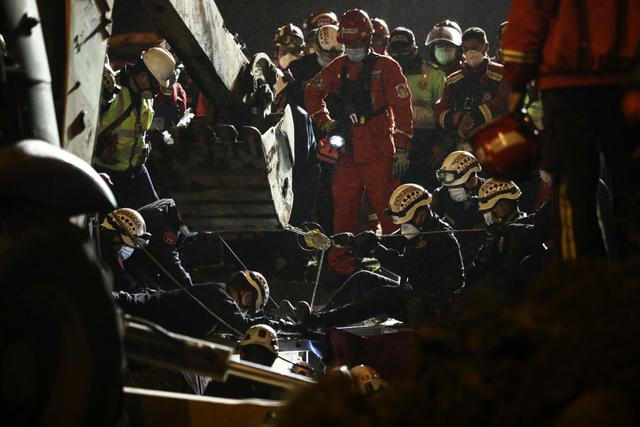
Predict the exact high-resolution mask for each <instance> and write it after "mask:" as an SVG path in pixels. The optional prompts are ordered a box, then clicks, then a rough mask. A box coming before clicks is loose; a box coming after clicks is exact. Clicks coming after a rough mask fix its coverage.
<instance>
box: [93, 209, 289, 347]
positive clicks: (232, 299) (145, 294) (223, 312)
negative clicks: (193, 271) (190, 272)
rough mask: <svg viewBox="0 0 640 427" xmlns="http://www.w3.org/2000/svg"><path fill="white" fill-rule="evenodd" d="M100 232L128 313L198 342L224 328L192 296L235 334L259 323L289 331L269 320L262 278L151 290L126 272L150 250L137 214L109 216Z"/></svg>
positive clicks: (117, 294) (243, 275)
mask: <svg viewBox="0 0 640 427" xmlns="http://www.w3.org/2000/svg"><path fill="white" fill-rule="evenodd" d="M101 227H102V231H101V234H100V238H101V243H102V246H101V247H102V251H101V255H102V259H103V261H104V262H105V264H106V265H107V266H108V267H109V268H110V270H111V271H112V273H113V277H114V291H113V293H112V295H113V298H114V300H115V302H116V303H117V304H118V305H119V306H120V308H122V310H123V311H124V312H125V313H127V314H131V315H133V316H139V317H143V318H145V319H149V320H151V321H153V322H156V323H158V324H159V325H161V326H162V327H164V328H167V329H169V330H171V331H174V332H178V333H182V334H186V335H190V336H194V337H204V336H206V335H208V334H209V333H212V332H213V331H215V330H218V329H219V328H220V327H222V328H224V327H225V326H224V325H222V324H221V323H220V322H219V320H218V319H216V318H215V317H214V316H213V315H211V314H210V313H208V312H207V310H205V308H203V307H202V306H201V305H200V304H199V303H197V302H196V301H194V300H193V299H192V298H191V297H190V294H191V295H193V296H195V297H196V298H197V299H198V300H199V301H200V302H202V304H204V305H205V306H206V307H207V308H208V309H209V310H211V311H213V312H214V313H215V314H216V315H217V316H218V317H220V318H221V319H222V320H223V321H224V322H226V323H227V324H228V325H230V326H231V327H233V328H235V329H236V330H239V331H244V330H247V329H248V328H249V327H250V326H252V325H254V324H259V323H264V324H268V325H271V326H273V327H282V326H284V323H282V322H280V321H278V320H271V319H269V318H267V317H266V316H265V315H264V312H263V310H264V307H265V306H266V304H267V301H268V299H269V284H268V283H267V280H266V279H265V278H264V276H262V274H260V273H258V272H256V271H249V270H243V271H238V272H235V273H234V274H232V275H231V278H230V280H229V283H228V284H224V283H207V284H197V285H194V286H191V287H189V288H186V290H185V289H175V290H171V291H164V290H155V289H151V288H149V287H148V286H147V285H146V284H145V283H144V282H142V281H141V280H140V279H139V278H137V277H135V276H133V275H132V274H131V272H129V271H127V270H126V269H125V264H124V260H125V259H126V258H128V257H129V256H130V255H131V254H132V253H133V252H134V250H135V249H136V248H143V247H145V245H146V244H147V242H148V241H149V238H150V236H149V233H147V232H146V224H145V222H144V219H143V218H142V216H141V215H140V214H139V213H138V212H136V211H135V210H133V209H129V208H120V209H117V210H115V211H113V212H111V213H110V214H109V215H107V217H105V219H104V221H103V222H102V225H101Z"/></svg>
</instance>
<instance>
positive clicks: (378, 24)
mask: <svg viewBox="0 0 640 427" xmlns="http://www.w3.org/2000/svg"><path fill="white" fill-rule="evenodd" d="M371 24H372V25H373V36H371V49H373V51H374V52H375V53H377V54H378V55H388V54H389V52H387V48H388V47H389V37H390V34H389V26H388V25H387V23H386V22H385V20H384V19H381V18H373V19H372V20H371Z"/></svg>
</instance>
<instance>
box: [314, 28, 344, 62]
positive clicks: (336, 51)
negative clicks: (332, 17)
mask: <svg viewBox="0 0 640 427" xmlns="http://www.w3.org/2000/svg"><path fill="white" fill-rule="evenodd" d="M315 44H316V51H317V53H318V56H320V58H322V60H323V61H325V62H331V61H333V60H334V59H335V58H337V57H338V56H340V55H342V53H343V52H344V45H343V44H342V43H340V42H338V26H337V25H332V24H329V25H325V26H323V27H320V28H319V29H318V31H316V34H315Z"/></svg>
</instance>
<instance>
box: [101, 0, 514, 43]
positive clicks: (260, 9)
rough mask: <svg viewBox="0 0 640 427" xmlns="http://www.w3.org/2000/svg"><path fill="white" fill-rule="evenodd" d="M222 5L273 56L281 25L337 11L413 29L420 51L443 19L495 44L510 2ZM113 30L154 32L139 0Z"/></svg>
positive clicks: (123, 10) (231, 22) (239, 29)
mask: <svg viewBox="0 0 640 427" xmlns="http://www.w3.org/2000/svg"><path fill="white" fill-rule="evenodd" d="M216 4H217V5H218V8H219V9H220V12H221V13H222V16H223V18H224V20H225V22H226V25H227V28H228V29H229V31H231V32H232V33H238V34H239V35H240V38H241V39H242V40H243V41H244V42H245V43H246V45H247V49H248V51H249V53H255V52H265V53H268V54H272V50H273V43H272V39H273V34H274V33H275V31H276V29H277V28H278V27H279V26H282V25H285V24H287V23H289V22H292V23H294V24H296V25H298V26H300V27H302V22H303V21H304V19H305V18H306V17H307V16H308V15H309V14H310V13H311V12H314V11H317V10H332V11H334V12H336V13H337V14H338V16H340V15H342V13H344V12H345V11H346V10H347V9H352V8H356V7H358V8H361V9H364V10H366V11H367V12H368V13H369V16H370V17H371V18H374V17H379V18H382V19H385V20H386V21H387V24H388V25H389V28H390V29H393V28H394V27H397V26H406V27H409V28H411V29H412V30H413V31H414V32H415V33H416V39H417V43H418V45H419V46H423V45H424V41H425V39H426V36H427V33H428V32H429V30H430V29H431V28H432V27H433V25H434V24H435V23H436V22H438V21H441V20H443V19H452V20H454V21H457V22H458V23H459V24H460V26H461V27H462V29H463V30H464V29H465V28H467V27H470V26H478V27H481V28H483V29H484V30H485V31H486V32H487V35H488V37H489V42H490V43H491V44H492V45H493V44H494V40H495V35H496V31H497V28H498V25H499V24H500V23H501V22H502V21H504V20H505V19H506V16H507V12H508V9H509V4H510V0H369V1H363V0H360V1H358V0H351V1H337V0H315V1H304V0H269V1H266V0H263V1H258V0H218V1H216ZM113 28H114V34H122V33H128V32H148V31H154V27H153V24H152V23H151V20H150V19H149V18H148V16H147V15H146V12H145V11H144V9H143V7H142V6H141V4H140V2H139V0H116V1H115V8H114V27H113ZM492 47H493V46H492Z"/></svg>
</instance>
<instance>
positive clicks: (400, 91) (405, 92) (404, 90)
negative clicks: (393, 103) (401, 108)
mask: <svg viewBox="0 0 640 427" xmlns="http://www.w3.org/2000/svg"><path fill="white" fill-rule="evenodd" d="M396 94H397V95H398V98H400V99H406V98H408V97H409V95H411V92H409V88H408V87H407V84H406V83H399V84H397V85H396Z"/></svg>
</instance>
